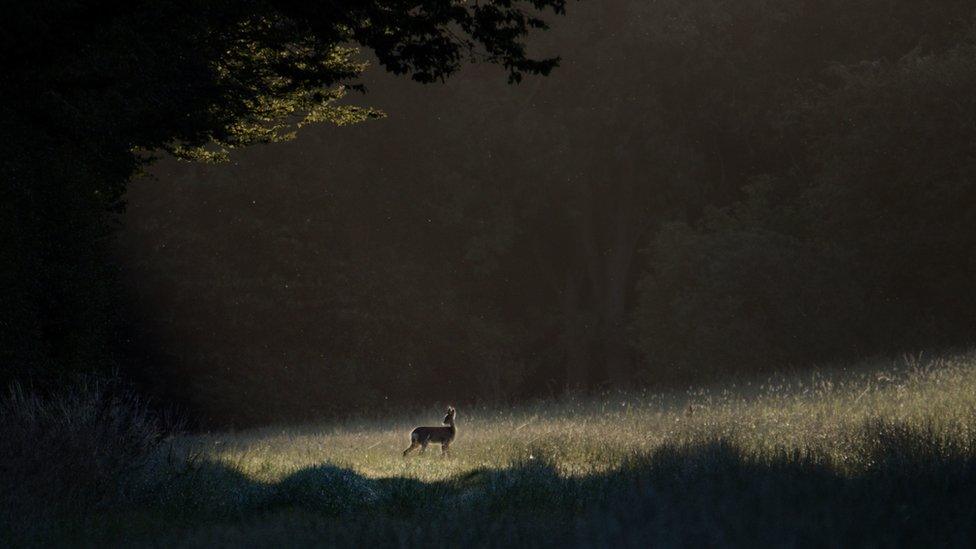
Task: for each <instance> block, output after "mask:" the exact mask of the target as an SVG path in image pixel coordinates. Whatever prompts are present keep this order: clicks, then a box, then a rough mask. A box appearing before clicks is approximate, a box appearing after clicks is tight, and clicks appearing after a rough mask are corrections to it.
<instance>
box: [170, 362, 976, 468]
mask: <svg viewBox="0 0 976 549" xmlns="http://www.w3.org/2000/svg"><path fill="white" fill-rule="evenodd" d="M440 408H441V407H440V406H431V409H430V413H429V414H426V415H411V416H405V417H398V418H392V419H390V420H388V421H362V422H351V423H344V424H341V425H339V424H323V425H319V426H304V427H281V428H264V429H258V430H253V431H245V432H241V433H234V434H220V433H218V434H212V435H206V436H196V437H189V438H185V439H182V440H180V441H178V442H177V446H178V447H179V448H180V450H181V451H182V452H183V453H184V454H194V455H197V456H199V457H203V458H205V459H207V460H210V461H215V462H219V463H222V464H226V465H228V466H229V467H231V468H233V469H235V470H237V471H240V472H241V473H242V474H244V475H246V476H248V477H249V478H252V479H254V480H258V481H261V482H276V481H278V480H280V479H281V478H283V477H285V476H287V475H289V474H291V473H293V472H295V471H297V470H300V469H302V468H305V467H309V466H315V465H321V464H323V463H328V464H331V465H334V466H337V467H343V468H348V469H350V470H353V471H355V472H357V473H359V474H360V475H363V476H365V477H367V478H374V479H375V478H387V477H404V478H412V479H417V480H420V481H424V482H435V481H443V480H447V479H450V478H452V477H455V476H457V475H460V474H464V473H467V472H470V471H473V470H478V469H484V468H489V469H502V468H506V467H510V466H511V465H512V464H514V463H520V462H524V461H525V460H532V459H542V460H545V461H546V462H548V463H551V464H554V465H555V466H556V467H557V468H558V470H559V471H560V473H562V474H564V475H572V476H580V475H590V474H594V473H602V472H606V471H608V470H613V469H616V468H619V467H620V466H621V465H622V464H623V463H624V462H625V461H626V460H627V459H629V458H631V457H633V456H634V455H640V454H647V453H650V452H652V451H653V450H655V449H657V448H659V447H661V446H662V445H664V444H684V443H694V442H699V441H703V440H712V439H716V438H720V439H722V440H724V441H726V442H730V443H734V444H736V445H737V446H738V447H740V448H741V449H743V450H744V451H746V452H747V453H757V454H762V453H768V452H774V451H780V450H791V449H808V448H816V449H817V450H819V451H821V452H824V453H826V454H827V455H829V456H830V457H831V458H833V460H834V461H835V462H837V463H848V464H850V463H852V462H853V461H855V460H854V456H853V454H852V452H854V451H855V449H854V448H853V447H852V438H853V439H856V438H857V437H858V436H860V431H861V430H862V429H863V427H864V426H865V424H868V423H870V422H871V421H874V420H878V419H883V420H885V421H888V422H892V423H897V424H902V425H908V426H918V427H921V426H923V425H924V426H925V427H926V428H931V429H934V430H935V432H938V433H942V434H945V435H946V436H953V437H955V436H962V437H964V438H965V437H967V436H972V432H971V429H974V428H976V422H974V419H976V354H968V355H962V356H955V357H952V358H936V359H932V360H925V359H923V358H921V357H906V358H904V359H901V360H898V361H893V362H888V363H872V364H862V365H858V367H857V368H856V369H853V370H852V371H848V372H845V371H835V372H831V373H829V374H825V373H814V374H809V375H803V376H796V377H785V376H784V377H781V378H779V379H777V378H773V379H769V380H765V381H764V382H762V383H756V384H747V385H744V386H741V387H728V388H724V389H713V390H706V389H700V390H693V391H688V392H686V393H672V394H656V393H646V392H645V393H628V394H622V393H616V394H607V395H603V396H602V397H599V398H595V399H589V400H571V401H562V402H543V403H538V404H535V405H529V406H523V407H519V408H516V409H508V410H502V409H493V408H481V409H475V410H464V409H462V410H460V411H459V412H458V414H459V416H458V430H459V434H458V439H457V440H456V441H455V443H454V445H453V451H452V454H451V456H450V457H449V458H446V459H445V458H443V457H442V456H441V455H440V450H439V448H438V447H437V446H433V445H432V446H431V447H430V450H429V451H428V454H427V455H424V456H415V457H412V458H408V459H402V458H401V457H400V451H402V450H403V449H404V448H405V447H406V446H408V445H409V436H408V433H409V432H410V430H411V429H412V428H413V427H415V426H417V425H422V424H426V425H430V424H435V423H436V422H437V420H438V419H439V418H440V416H441V415H442V414H441V413H440V412H441V409H440ZM960 430H962V431H963V432H960Z"/></svg>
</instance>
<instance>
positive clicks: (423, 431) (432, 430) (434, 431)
mask: <svg viewBox="0 0 976 549" xmlns="http://www.w3.org/2000/svg"><path fill="white" fill-rule="evenodd" d="M456 415H457V413H456V412H455V411H454V407H453V406H448V407H447V415H446V416H444V422H443V423H444V425H446V427H417V428H416V429H414V430H413V431H411V432H410V447H409V448H407V449H406V450H404V451H403V457H407V454H409V453H410V452H412V451H413V450H415V449H416V448H417V446H420V453H424V452H426V451H427V445H428V444H430V443H431V442H433V443H435V444H440V445H441V455H448V453H449V452H450V447H451V442H453V441H454V436H455V435H457V426H455V425H454V417H455V416H456Z"/></svg>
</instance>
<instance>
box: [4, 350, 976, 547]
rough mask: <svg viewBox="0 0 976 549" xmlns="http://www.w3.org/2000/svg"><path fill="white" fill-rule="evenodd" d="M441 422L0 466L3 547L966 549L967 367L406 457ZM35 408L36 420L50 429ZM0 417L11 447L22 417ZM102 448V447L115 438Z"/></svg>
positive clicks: (507, 429) (705, 396)
mask: <svg viewBox="0 0 976 549" xmlns="http://www.w3.org/2000/svg"><path fill="white" fill-rule="evenodd" d="M8 400H9V399H8ZM447 404H449V403H447V402H444V403H436V404H431V405H430V406H429V407H428V408H424V409H416V410H412V411H410V412H409V413H403V414H401V415H398V416H396V417H388V418H379V417H377V418H368V419H353V420H348V421H341V422H329V423H322V424H319V425H305V426H279V427H267V428H262V429H256V430H248V431H242V432H234V433H230V432H224V433H209V434H195V435H178V436H171V437H169V438H167V439H165V440H163V441H162V442H159V443H152V444H149V443H146V442H145V441H144V440H142V439H140V438H139V436H138V433H133V432H129V431H126V432H127V433H129V434H128V435H125V436H128V437H129V439H126V440H130V442H132V448H131V450H130V452H129V454H127V455H129V456H130V457H129V458H127V460H126V461H124V462H119V460H116V461H114V462H111V464H109V465H106V463H109V461H111V460H109V461H106V460H107V459H108V458H106V457H105V456H102V457H100V458H99V459H101V460H102V461H97V463H95V465H91V463H90V460H87V458H86V460H87V461H85V460H83V461H84V462H85V463H87V464H88V469H91V470H93V471H101V472H102V473H103V474H102V476H100V477H97V478H95V479H94V480H92V481H91V482H90V483H88V484H84V485H82V486H85V487H87V488H82V489H78V490H74V491H72V490H67V489H66V488H65V484H71V483H72V482H76V481H77V482H80V480H79V478H80V477H84V476H85V474H83V473H79V471H85V470H88V469H86V468H84V467H81V468H79V467H78V466H77V464H75V465H74V466H72V467H68V466H65V467H63V469H64V470H65V471H64V472H63V473H62V474H61V476H57V475H55V476H54V477H51V476H50V475H45V471H49V470H51V469H52V468H56V467H58V465H57V464H58V462H59V460H62V461H63V460H64V459H67V458H65V457H59V456H47V457H43V458H42V459H41V461H40V462H39V463H38V464H36V465H35V466H28V465H23V466H18V465H17V462H16V459H15V458H16V456H14V459H13V465H10V464H9V463H10V460H11V459H12V458H11V457H10V456H11V455H12V454H10V453H9V452H10V451H9V450H8V454H7V456H5V457H6V458H7V462H8V466H7V471H5V476H8V475H12V476H9V477H8V478H5V483H7V484H9V485H13V484H16V485H17V486H19V487H20V488H21V489H20V490H17V491H15V492H16V493H13V492H8V493H7V495H6V496H5V499H4V500H3V505H4V506H3V515H2V516H0V519H2V523H0V534H2V535H4V536H8V537H9V541H10V542H11V543H13V544H16V545H32V544H49V543H57V544H79V545H94V544H99V545H126V546H133V545H135V546H139V545H151V546H196V547H203V546H228V545H244V546H306V545H310V546H315V545H325V546H336V545H338V546H369V545H376V546H398V547H412V546H430V545H439V546H444V545H446V546H567V545H568V546H599V547H603V546H648V545H651V546H664V547H670V546H701V545H708V546H754V545H766V546H769V545H772V546H788V547H797V546H825V545H826V546H841V545H843V546H850V545H856V546H906V545H913V546H914V545H924V546H931V545H938V546H960V547H971V546H973V544H974V543H976V498H974V495H976V353H961V354H955V355H947V356H940V357H932V358H926V357H924V356H913V357H903V358H901V359H898V360H879V361H873V362H868V363H861V364H858V365H855V366H851V367H848V368H839V367H838V368H832V369H822V370H818V371H817V372H815V373H802V374H795V375H779V376H773V377H770V378H766V379H761V380H760V379H757V380H755V381H753V382H746V383H741V384H738V385H728V386H713V387H708V388H698V389H691V390H687V391H675V392H664V393H654V392H629V393H607V394H603V395H597V396H593V397H589V398H564V399H557V400H551V401H540V402H536V403H531V404H522V405H518V406H512V407H505V406H497V405H496V406H491V407H481V408H476V409H470V408H469V409H465V408H463V407H460V408H459V409H458V420H457V423H458V437H457V440H456V441H455V443H454V444H453V445H452V451H451V454H450V455H449V456H446V457H445V456H442V455H440V450H439V448H438V447H437V446H431V448H430V449H429V450H428V451H427V452H426V454H423V455H414V456H411V457H409V458H406V459H405V458H403V457H402V456H401V455H400V452H401V451H402V450H403V449H404V448H405V447H406V446H407V445H408V443H409V438H408V433H409V432H410V430H411V429H412V428H413V427H415V426H417V425H432V424H436V423H437V422H438V421H439V419H440V418H441V417H442V416H443V408H444V405H447ZM75 405H76V406H77V405H79V403H77V402H76V403H75ZM19 406H20V409H23V408H24V407H25V404H24V402H21V403H20V405H19ZM37 406H38V408H37V409H35V410H34V411H33V412H32V413H33V416H32V417H34V418H35V419H34V421H40V420H37V419H36V418H37V417H40V416H44V415H45V413H47V418H48V419H47V420H46V421H49V422H50V421H58V420H57V418H58V417H60V418H61V420H60V421H67V420H65V419H64V418H65V417H67V416H66V415H64V414H62V415H61V416H59V415H58V413H59V412H56V411H50V410H49V411H48V412H44V410H42V408H41V407H42V406H44V404H42V403H38V404H37ZM47 406H48V408H57V406H54V404H52V403H48V404H47ZM59 406H60V407H61V410H62V412H64V411H65V410H68V409H69V408H70V406H68V405H67V404H65V403H64V402H62V403H61V404H60V405H59ZM4 410H5V412H4V414H5V415H4V424H5V426H6V428H5V433H6V436H7V438H8V444H9V439H10V436H11V432H12V431H11V428H10V425H11V424H13V419H17V418H18V417H20V416H17V413H18V412H15V411H14V407H13V405H12V404H10V403H9V402H8V403H7V406H6V407H5V408H4ZM115 415H118V414H115ZM120 417H121V416H120ZM130 419H131V418H130ZM18 421H20V423H21V424H22V425H25V424H26V422H27V420H25V419H24V418H23V417H20V419H19V420H18ZM72 421H73V422H74V423H73V424H72V425H73V426H69V427H65V429H78V428H90V426H89V427H84V424H83V422H81V420H78V419H75V420H72ZM119 425H122V422H119ZM120 428H121V427H116V429H120ZM107 432H109V435H108V436H106V437H103V438H104V440H105V441H107V442H105V443H104V444H105V445H108V444H110V442H108V441H112V440H115V438H117V437H118V435H117V433H116V432H115V431H112V430H111V429H109V430H108V431H107ZM112 433H115V434H112ZM21 435H22V436H27V435H24V434H23V433H21ZM89 438H90V437H89ZM86 444H87V443H86ZM24 445H25V446H31V447H32V448H34V450H35V451H40V450H38V449H41V450H43V449H44V448H48V446H45V443H44V442H43V441H37V440H34V441H32V442H31V443H30V444H28V443H27V442H25V443H24ZM24 452H26V450H24V451H22V452H21V453H22V454H23V453H24ZM87 452H88V453H95V454H98V453H99V450H98V448H95V449H94V450H88V451H87ZM82 453H84V452H82ZM102 453H103V454H104V453H106V452H102ZM78 459H80V458H77V459H76V461H77V460H78ZM18 467H19V468H18ZM31 467H33V468H31ZM106 470H107V471H110V472H111V474H110V475H106V474H104V471H106ZM94 474H95V473H91V475H94ZM32 475H33V476H32ZM91 475H89V476H91ZM75 477H79V478H75ZM50 478H55V479H61V480H59V481H58V482H59V483H60V484H55V485H46V484H44V482H45V479H48V480H50ZM41 498H44V499H45V501H43V502H41V503H40V504H38V500H39V499H41ZM57 500H60V501H61V504H58V501H57ZM31 502H34V503H31Z"/></svg>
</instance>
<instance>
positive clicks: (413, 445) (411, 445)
mask: <svg viewBox="0 0 976 549" xmlns="http://www.w3.org/2000/svg"><path fill="white" fill-rule="evenodd" d="M417 446H420V444H419V443H416V442H411V443H410V447H409V448H407V449H406V450H404V451H403V457H407V454H409V453H410V452H411V451H413V449H414V448H416V447H417Z"/></svg>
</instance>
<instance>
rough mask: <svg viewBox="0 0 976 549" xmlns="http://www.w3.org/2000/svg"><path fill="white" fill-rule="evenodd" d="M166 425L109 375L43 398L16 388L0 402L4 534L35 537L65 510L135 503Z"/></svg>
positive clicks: (0, 511)
mask: <svg viewBox="0 0 976 549" xmlns="http://www.w3.org/2000/svg"><path fill="white" fill-rule="evenodd" d="M162 427H163V426H162V424H161V423H160V421H159V420H158V419H156V418H155V417H154V416H153V415H152V414H151V413H150V412H149V410H148V408H147V407H146V405H145V403H144V402H142V401H140V400H139V398H138V397H136V396H134V395H133V394H131V393H129V392H127V391H126V390H125V389H124V388H123V387H122V386H121V385H120V384H118V383H116V382H113V381H110V380H104V379H96V378H92V379H87V380H83V381H81V382H79V383H78V384H77V385H75V386H72V387H71V389H70V390H65V391H62V392H60V393H57V394H53V395H49V396H44V397H42V396H38V395H37V394H35V393H32V392H30V391H26V390H25V389H24V388H23V386H21V385H17V384H15V385H12V386H11V387H10V388H9V393H8V394H7V395H6V396H5V397H4V398H2V399H0V473H2V474H0V533H3V534H6V535H9V536H16V535H18V534H24V533H25V532H27V531H29V532H32V533H33V534H37V533H38V532H39V530H40V531H43V530H44V529H46V528H48V527H50V526H51V525H52V523H53V522H55V521H56V520H57V519H59V518H61V517H63V516H65V515H71V514H74V513H76V512H78V511H86V510H87V511H100V510H104V509H109V508H112V507H113V506H114V505H118V504H121V503H124V502H127V501H130V500H131V499H132V496H133V493H132V492H133V490H134V489H135V485H134V482H135V480H136V479H137V478H139V476H140V475H142V474H143V471H144V469H145V467H146V465H147V464H148V463H149V462H150V460H151V459H152V457H153V451H154V450H155V449H156V448H157V445H158V443H159V441H160V440H161V437H162V433H163V429H162Z"/></svg>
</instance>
